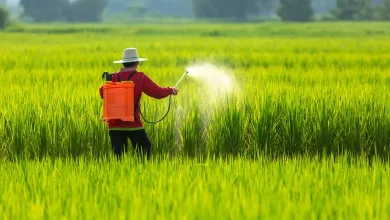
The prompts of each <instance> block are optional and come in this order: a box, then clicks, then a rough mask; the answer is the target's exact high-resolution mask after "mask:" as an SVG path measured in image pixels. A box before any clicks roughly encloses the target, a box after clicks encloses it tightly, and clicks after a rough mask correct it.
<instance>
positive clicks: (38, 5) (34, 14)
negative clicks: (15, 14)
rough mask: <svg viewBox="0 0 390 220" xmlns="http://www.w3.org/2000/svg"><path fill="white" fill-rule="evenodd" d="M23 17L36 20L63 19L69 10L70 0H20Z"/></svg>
mask: <svg viewBox="0 0 390 220" xmlns="http://www.w3.org/2000/svg"><path fill="white" fill-rule="evenodd" d="M20 5H21V6H22V7H23V14H22V16H23V17H28V18H31V19H32V20H33V21H35V22H49V21H63V20H66V18H67V13H68V10H69V8H68V7H69V2H68V0H20Z"/></svg>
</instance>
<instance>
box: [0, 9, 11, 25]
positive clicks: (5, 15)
mask: <svg viewBox="0 0 390 220" xmlns="http://www.w3.org/2000/svg"><path fill="white" fill-rule="evenodd" d="M8 22H9V12H8V10H7V9H5V8H4V7H2V6H0V30H3V29H5V28H6V27H7V25H8Z"/></svg>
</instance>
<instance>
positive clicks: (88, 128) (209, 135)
mask: <svg viewBox="0 0 390 220" xmlns="http://www.w3.org/2000/svg"><path fill="white" fill-rule="evenodd" d="M389 36H390V24H386V23H337V24H336V23H335V24H333V23H320V24H278V23H275V24H272V23H265V24H242V25H239V24H207V25H206V24H184V25H173V24H172V25H142V24H139V25H126V26H119V25H115V26H109V25H75V26H70V25H67V26H55V25H52V26H43V25H33V26H18V27H17V26H15V27H11V28H10V29H8V30H7V31H6V32H0V38H1V40H0V75H1V76H2V85H3V86H1V87H0V93H1V98H0V140H1V142H0V163H1V166H0V172H1V177H0V192H1V194H0V217H1V218H5V219H15V218H17V219H20V218H30V217H32V216H33V217H37V218H46V217H49V218H58V217H59V218H61V217H64V218H87V219H90V218H96V217H98V218H99V217H100V218H101V217H103V218H110V219H111V218H112V219H118V218H127V217H131V218H137V219H138V218H148V219H149V218H173V219H178V218H180V219H209V218H224V219H226V218H231V219H233V218H234V219H238V218H239V219H243V218H245V219H248V218H249V219H252V218H275V219H280V218H299V219H308V218H316V219H317V218H332V219H335V218H336V219H337V218H343V219H344V218H379V219H386V218H388V217H389V216H390V212H389V211H388V210H390V209H389V208H390V207H389V206H390V201H389V199H388V198H389V195H388V191H389V189H388V185H389V180H390V175H389V171H388V168H389V166H388V164H387V163H388V158H389V155H390V112H389V107H390V102H389V98H390V93H389V91H390V90H389V89H390V53H389V52H390V37H389ZM127 47H136V48H137V49H138V52H139V54H140V56H141V57H146V58H148V59H149V60H148V61H146V62H143V63H141V65H140V66H139V69H138V70H139V71H143V72H145V73H146V74H147V75H148V76H150V77H151V78H152V79H153V80H154V81H155V82H156V83H157V84H159V85H161V86H174V85H175V83H176V82H177V81H178V80H179V78H180V77H181V76H182V74H183V73H184V72H185V71H186V70H187V69H188V68H191V67H194V66H197V65H203V66H206V67H207V66H211V65H212V66H214V67H216V68H218V69H219V70H221V71H222V70H223V71H224V72H225V73H226V74H227V75H229V76H230V77H231V81H229V83H216V82H217V81H218V77H217V76H216V75H214V72H213V70H210V69H204V70H205V73H207V74H209V75H207V74H203V75H202V76H205V77H196V78H195V77H191V75H189V76H186V77H185V78H184V79H183V81H182V82H181V83H180V85H179V86H178V88H179V90H180V91H179V95H178V96H173V97H172V103H171V108H170V112H169V114H168V116H167V117H166V118H165V119H164V120H163V121H162V122H160V123H157V124H149V123H145V128H146V131H147V133H148V135H149V137H150V139H151V142H152V153H153V158H152V160H151V161H138V160H137V159H136V157H135V152H134V151H130V152H129V153H128V154H127V155H126V156H125V158H124V160H122V161H116V160H115V159H114V158H113V155H112V150H111V146H110V142H109V136H108V131H107V126H106V125H105V124H104V123H103V122H102V120H101V116H102V99H101V98H100V96H99V93H98V88H99V87H100V86H101V85H102V84H103V80H102V73H103V72H104V71H109V72H115V71H117V70H118V69H119V68H120V67H121V66H120V65H119V64H113V63H112V62H113V61H114V60H118V59H120V58H121V55H122V51H123V49H124V48H127ZM205 64H206V65H205ZM207 76H208V77H207ZM210 85H212V86H210ZM141 102H142V104H141V106H142V107H141V109H142V113H143V115H144V116H145V118H146V119H147V120H151V121H153V120H158V119H160V118H161V117H162V116H163V115H164V114H165V113H166V111H167V109H168V104H169V99H168V98H167V99H162V100H156V99H152V98H150V97H147V96H146V95H144V96H143V98H142V101H141Z"/></svg>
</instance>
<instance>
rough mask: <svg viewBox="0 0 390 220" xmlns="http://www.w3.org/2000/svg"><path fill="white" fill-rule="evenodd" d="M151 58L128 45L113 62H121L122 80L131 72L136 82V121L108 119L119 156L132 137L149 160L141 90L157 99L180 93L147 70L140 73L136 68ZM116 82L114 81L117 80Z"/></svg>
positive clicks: (136, 145) (133, 143) (111, 136)
mask: <svg viewBox="0 0 390 220" xmlns="http://www.w3.org/2000/svg"><path fill="white" fill-rule="evenodd" d="M145 60H148V59H145V58H140V57H138V52H137V49H136V48H126V49H124V50H123V54H122V59H121V60H117V61H114V63H121V64H122V65H123V68H120V70H119V71H118V73H119V76H120V79H127V78H128V77H129V76H130V75H131V74H133V75H132V76H131V81H133V82H134V84H135V87H134V102H136V103H134V105H135V108H136V110H135V115H134V117H135V122H126V121H122V120H119V119H117V120H109V121H108V129H109V135H110V141H111V145H112V148H113V151H114V153H115V155H116V156H117V158H120V156H121V155H122V154H123V153H124V152H127V151H128V146H127V138H129V139H130V141H131V144H132V145H133V147H135V149H136V151H137V153H138V154H139V155H142V156H144V155H146V157H147V159H149V158H150V155H151V143H150V140H149V138H148V135H147V134H146V132H145V128H144V126H143V123H142V121H141V118H140V110H139V106H140V100H141V96H142V93H145V94H146V95H148V96H150V97H153V98H156V99H162V98H165V97H168V96H169V95H171V94H172V95H177V94H178V89H176V88H173V87H165V88H162V87H160V86H158V85H157V84H156V83H155V82H153V80H152V79H150V78H149V77H148V76H147V75H146V74H145V73H143V72H138V71H137V67H138V64H139V62H141V61H145ZM114 81H115V80H114ZM99 92H100V96H101V98H103V86H102V87H100V89H99Z"/></svg>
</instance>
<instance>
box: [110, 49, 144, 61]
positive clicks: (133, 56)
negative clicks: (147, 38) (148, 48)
mask: <svg viewBox="0 0 390 220" xmlns="http://www.w3.org/2000/svg"><path fill="white" fill-rule="evenodd" d="M145 60H148V59H146V58H141V57H139V56H138V52H137V48H126V49H124V50H123V54H122V59H121V60H116V61H114V63H131V62H138V61H145Z"/></svg>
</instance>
